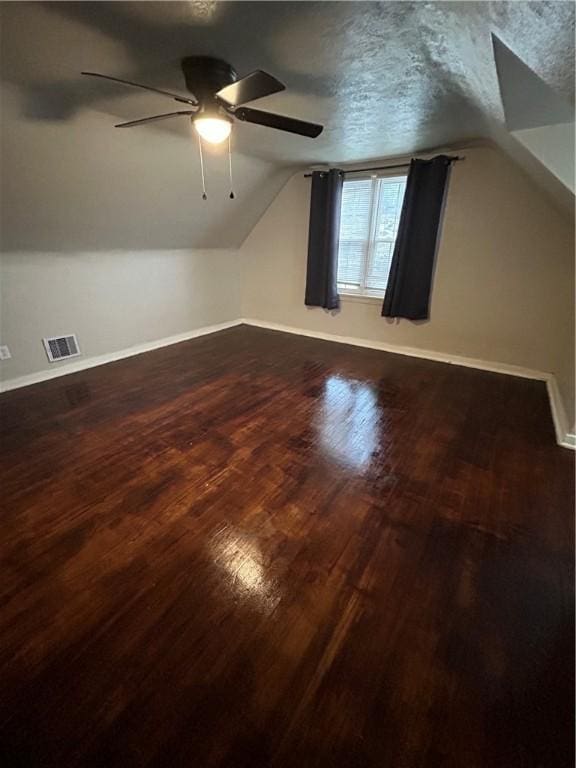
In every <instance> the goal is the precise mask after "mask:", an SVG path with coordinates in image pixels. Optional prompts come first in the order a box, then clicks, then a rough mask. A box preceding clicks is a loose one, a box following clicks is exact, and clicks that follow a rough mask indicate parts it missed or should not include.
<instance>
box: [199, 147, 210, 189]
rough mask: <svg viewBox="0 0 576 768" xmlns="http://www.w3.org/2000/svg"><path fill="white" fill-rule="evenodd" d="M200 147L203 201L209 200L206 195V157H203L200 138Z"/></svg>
mask: <svg viewBox="0 0 576 768" xmlns="http://www.w3.org/2000/svg"><path fill="white" fill-rule="evenodd" d="M198 146H199V147H200V170H201V172H202V200H208V195H207V194H206V179H205V177H204V157H203V155H202V139H201V138H200V136H198Z"/></svg>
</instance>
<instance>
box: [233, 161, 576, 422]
mask: <svg viewBox="0 0 576 768" xmlns="http://www.w3.org/2000/svg"><path fill="white" fill-rule="evenodd" d="M462 154H464V155H465V156H466V160H465V161H464V162H461V163H456V164H455V166H454V168H453V171H452V177H451V181H450V189H449V194H448V200H447V205H446V212H445V219H444V226H443V233H442V239H441V244H440V248H439V252H438V259H437V264H436V275H435V283H434V290H433V298H432V306H431V317H430V320H429V321H428V322H424V323H414V322H410V321H407V320H402V321H399V322H391V321H386V320H384V319H383V318H382V317H381V316H380V304H379V303H374V302H372V303H359V302H358V301H357V300H349V301H343V303H342V309H341V311H340V312H339V313H337V314H331V313H328V312H325V311H324V310H321V309H308V308H306V307H305V306H304V285H305V275H306V251H307V238H308V211H309V196H310V180H309V179H305V178H304V177H303V174H302V173H298V174H297V175H295V176H294V177H293V178H292V179H291V180H290V181H289V182H288V183H287V185H286V186H285V187H284V189H283V190H282V191H281V192H280V194H279V195H278V197H277V198H276V200H275V201H274V203H273V204H272V205H271V206H270V208H269V209H268V211H267V212H266V213H265V214H264V216H263V217H262V219H261V220H260V221H259V223H258V224H257V225H256V227H255V228H254V229H253V231H252V232H251V234H250V235H249V236H248V238H247V239H246V241H245V242H244V244H243V246H242V248H241V251H240V252H241V256H242V262H243V298H242V314H243V316H244V317H246V318H255V319H260V320H264V321H269V322H276V323H282V324H285V325H290V326H295V327H298V328H304V329H309V330H315V331H321V332H324V333H332V334H336V335H341V336H355V337H359V338H363V339H369V340H377V341H381V342H386V343H389V344H397V345H401V346H410V347H417V348H421V349H424V350H432V351H436V352H443V353H450V354H454V355H461V356H465V357H472V358H478V359H481V360H485V361H489V362H501V363H506V364H512V365H518V366H522V367H525V368H530V369H536V370H540V371H546V372H552V373H555V374H556V376H557V378H558V384H559V387H560V390H561V393H562V396H563V399H564V403H565V406H566V411H567V416H568V419H569V423H570V424H573V423H574V310H573V301H574V251H573V228H572V226H571V224H570V222H569V221H568V220H567V219H565V218H564V217H563V216H562V215H561V214H560V213H558V212H557V210H556V209H555V208H553V207H551V205H550V204H549V203H548V201H547V199H546V198H545V197H544V196H543V195H542V194H541V192H540V191H539V190H538V189H537V188H536V187H534V186H533V185H532V183H531V182H530V181H529V179H528V178H527V177H526V176H525V175H524V174H523V173H522V172H521V171H519V170H518V169H517V167H516V166H515V165H513V164H512V163H511V162H510V161H509V160H507V158H506V157H505V156H504V155H502V154H501V153H500V152H497V151H496V150H494V149H492V148H489V147H475V148H473V149H467V150H464V151H463V152H462Z"/></svg>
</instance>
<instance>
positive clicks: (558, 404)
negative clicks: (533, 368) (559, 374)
mask: <svg viewBox="0 0 576 768" xmlns="http://www.w3.org/2000/svg"><path fill="white" fill-rule="evenodd" d="M546 388H547V390H548V397H549V399H550V409H551V410H552V420H553V421H554V429H555V430H556V440H557V441H558V445H561V446H563V447H564V448H572V450H573V451H574V450H576V435H574V434H572V433H571V432H569V431H568V430H569V429H570V426H569V424H568V419H567V418H566V411H565V410H564V403H563V402H562V397H561V395H560V390H559V389H558V382H557V381H556V377H555V376H554V375H553V374H550V376H549V378H548V379H547V380H546Z"/></svg>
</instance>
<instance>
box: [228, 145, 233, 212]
mask: <svg viewBox="0 0 576 768" xmlns="http://www.w3.org/2000/svg"><path fill="white" fill-rule="evenodd" d="M228 170H229V172H230V200H234V184H233V182H232V145H231V134H230V133H229V134H228Z"/></svg>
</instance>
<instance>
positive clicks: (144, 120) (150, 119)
mask: <svg viewBox="0 0 576 768" xmlns="http://www.w3.org/2000/svg"><path fill="white" fill-rule="evenodd" d="M195 114H196V110H193V109H190V110H188V109H183V110H180V112H166V113H165V114H163V115H153V116H152V117H143V118H141V119H140V120H130V122H129V123H118V124H117V125H115V126H114V128H131V127H132V126H133V125H144V123H153V122H155V121H156V120H167V119H168V118H169V117H178V116H179V115H195Z"/></svg>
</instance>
